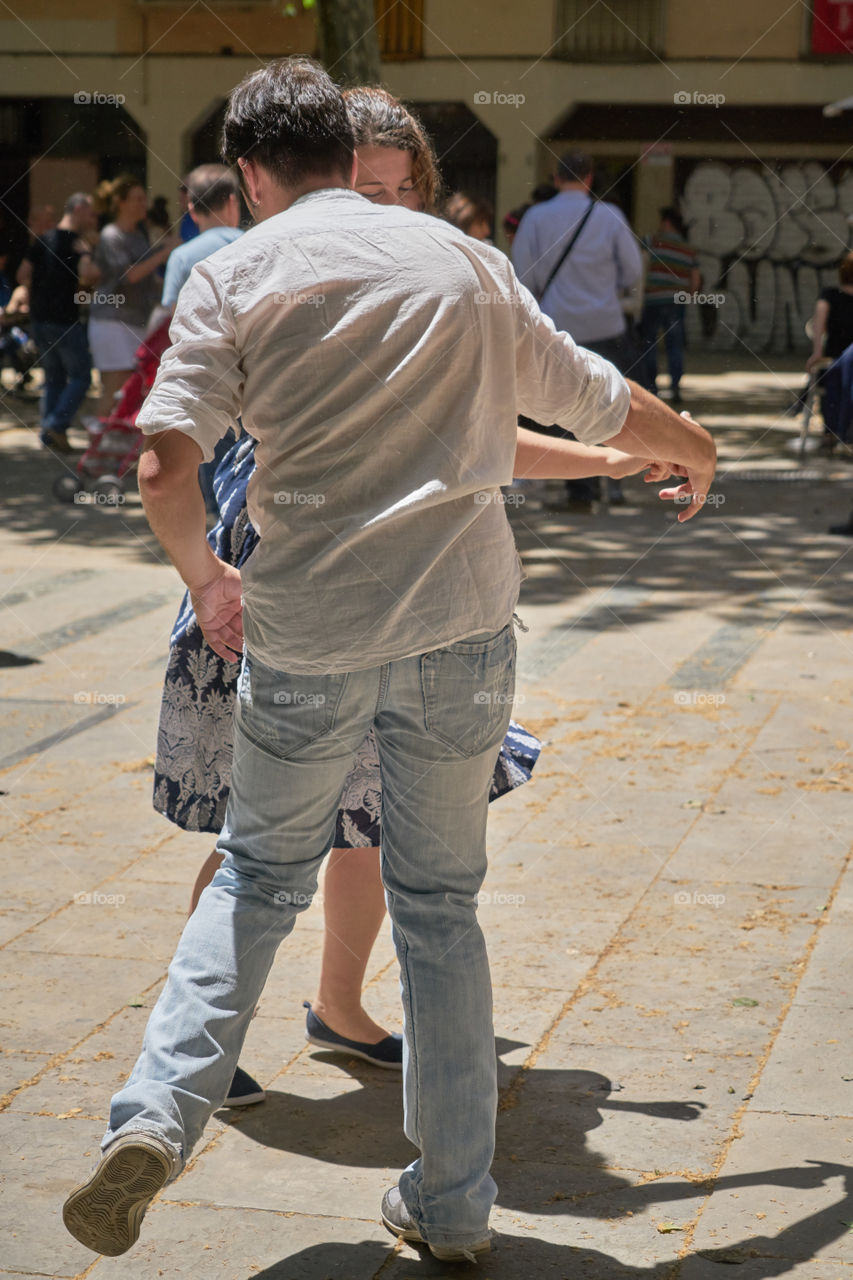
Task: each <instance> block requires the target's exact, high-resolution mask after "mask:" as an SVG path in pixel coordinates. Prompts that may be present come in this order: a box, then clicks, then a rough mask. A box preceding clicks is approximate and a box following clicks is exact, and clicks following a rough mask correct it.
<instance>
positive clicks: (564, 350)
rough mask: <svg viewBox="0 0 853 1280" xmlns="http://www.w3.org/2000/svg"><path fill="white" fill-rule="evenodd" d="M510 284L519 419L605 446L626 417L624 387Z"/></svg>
mask: <svg viewBox="0 0 853 1280" xmlns="http://www.w3.org/2000/svg"><path fill="white" fill-rule="evenodd" d="M512 283H513V285H514V289H515V291H516V292H517V299H516V300H515V305H514V306H513V308H512V313H513V316H514V319H515V327H516V334H515V338H516V344H515V350H516V382H517V402H518V411H519V413H521V414H524V415H525V417H528V418H532V419H533V421H534V422H539V423H541V424H542V425H543V426H550V425H552V424H553V423H556V424H557V425H558V426H561V427H564V428H565V429H566V430H567V431H571V432H572V433H573V434H574V435H575V436H577V438H578V440H580V441H581V443H582V444H601V443H602V442H603V441H605V440H610V439H611V438H612V437H613V436H615V435H616V434H617V433H618V432H619V431H620V430H621V429H622V426H623V425H624V422H625V419H626V417H627V416H628V409H629V406H630V403H631V392H630V390H629V388H628V384H627V382H626V381H625V379H624V378H623V377H622V375H621V373H620V372H619V370H618V369H617V368H616V367H615V365H612V364H611V363H610V362H609V360H605V359H604V358H603V357H602V356H598V355H595V354H594V353H593V352H592V351H587V350H586V348H585V347H579V346H578V345H577V343H576V342H575V341H574V340H573V339H572V338H570V337H569V335H568V334H567V333H562V332H561V331H559V330H558V329H557V328H556V327H555V326H554V322H553V320H551V319H550V317H548V316H546V315H544V314H543V313H542V312H541V311H540V310H539V307H538V306H537V303H536V299H535V298H534V297H533V295H532V293H530V291H529V290H528V289H525V287H524V285H523V284H521V283H520V281H518V280H517V279H515V280H514V281H513V282H512Z"/></svg>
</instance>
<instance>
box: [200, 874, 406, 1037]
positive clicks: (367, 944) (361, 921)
mask: <svg viewBox="0 0 853 1280" xmlns="http://www.w3.org/2000/svg"><path fill="white" fill-rule="evenodd" d="M221 862H222V854H220V853H217V851H216V850H215V849H214V851H213V852H212V853H210V854H208V856H207V858H206V859H205V862H204V864H203V865H202V867H201V869H200V871H199V873H198V875H197V876H196V881H195V884H194V885H193V890H192V897H191V899H190V915H192V913H193V911H195V909H196V907H197V906H198V900H199V898H200V897H201V895H202V893H203V891H204V890H205V889H206V888H207V886H208V885H209V884H210V882H211V880H212V879H213V877H214V875H215V873H216V871H217V870H218V869H219V866H220V864H221ZM384 916H385V893H384V890H383V888H382V879H381V876H380V874H379V850H378V849H333V850H332V852H331V853H330V854H329V862H328V866H327V867H326V880H325V886H324V902H323V917H324V933H323V958H322V961H321V964H320V982H319V986H318V988H317V998H316V999H315V1000H314V1001H313V1003H312V1006H311V1007H312V1009H313V1010H314V1012H315V1013H316V1015H317V1017H318V1018H321V1019H322V1020H323V1022H325V1024H326V1026H327V1027H331V1029H332V1030H333V1031H337V1033H338V1035H339V1036H346V1038H347V1039H348V1040H359V1041H361V1042H362V1043H363V1044H377V1043H378V1042H379V1041H380V1040H384V1039H385V1037H386V1036H387V1035H388V1032H387V1031H386V1030H385V1029H384V1028H383V1027H381V1026H380V1025H379V1023H378V1022H374V1021H373V1019H372V1018H371V1017H370V1016H369V1015H368V1014H367V1013H365V1011H364V1009H362V1007H361V988H362V986H363V984H364V975H365V971H366V969H367V962H368V960H369V959H370V952H371V951H372V949H373V944H374V942H375V941H376V935H377V934H378V933H379V929H380V926H381V924H382V921H383V919H384Z"/></svg>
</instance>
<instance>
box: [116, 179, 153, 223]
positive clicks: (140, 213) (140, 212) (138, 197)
mask: <svg viewBox="0 0 853 1280" xmlns="http://www.w3.org/2000/svg"><path fill="white" fill-rule="evenodd" d="M118 212H119V217H120V218H126V219H127V220H128V221H129V220H130V219H131V218H132V219H133V221H134V222H141V221H142V219H143V218H144V217H145V215H146V213H147V212H148V197H147V196H146V194H145V188H144V187H131V188H130V190H129V191H128V193H127V198H126V199H125V200H119V202H118Z"/></svg>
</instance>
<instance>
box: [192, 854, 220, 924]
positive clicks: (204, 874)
mask: <svg viewBox="0 0 853 1280" xmlns="http://www.w3.org/2000/svg"><path fill="white" fill-rule="evenodd" d="M221 866H222V854H221V853H217V851H216V849H214V850H213V853H209V854H208V855H207V857H206V858H205V860H204V862H203V864H202V867H201V870H200V871H199V873H198V875H197V876H196V878H195V884H194V885H193V891H192V895H191V896H190V912H189V913H190V915H192V913H193V912H194V911H195V909H196V907H197V906H198V900H199V898H200V897H201V895H202V893H203V892H204V890H205V889H206V888H207V886H208V885H209V884H210V882H211V880H212V879H213V877H214V876H215V875H216V873H217V871H218V870H219V868H220V867H221Z"/></svg>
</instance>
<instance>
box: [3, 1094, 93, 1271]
mask: <svg viewBox="0 0 853 1280" xmlns="http://www.w3.org/2000/svg"><path fill="white" fill-rule="evenodd" d="M101 1131H102V1126H101V1125H100V1124H99V1123H98V1122H97V1121H91V1120H74V1119H68V1120H61V1121H60V1120H57V1119H55V1118H53V1117H50V1118H47V1117H43V1116H27V1115H6V1116H4V1118H3V1146H4V1152H5V1155H4V1165H5V1168H6V1172H7V1178H6V1182H5V1189H4V1194H3V1200H2V1203H0V1238H2V1240H3V1253H2V1258H3V1265H4V1266H6V1267H9V1268H12V1269H17V1270H21V1271H24V1272H27V1271H32V1272H36V1273H39V1274H41V1275H44V1276H63V1277H64V1276H76V1275H77V1274H78V1273H79V1272H81V1271H82V1270H83V1269H84V1268H85V1267H88V1266H89V1264H90V1263H91V1262H93V1261H94V1255H93V1254H92V1253H91V1252H90V1251H89V1250H88V1249H86V1248H84V1246H83V1245H81V1244H78V1243H77V1241H76V1240H75V1239H74V1238H73V1237H72V1236H70V1235H69V1234H68V1232H67V1231H66V1230H65V1227H64V1226H63V1223H62V1217H61V1211H62V1203H63V1201H64V1200H65V1197H66V1196H67V1195H68V1192H69V1191H70V1190H71V1189H72V1188H73V1187H74V1186H76V1185H77V1184H78V1183H79V1182H82V1181H83V1179H84V1178H85V1177H86V1176H87V1174H88V1172H89V1170H90V1169H91V1167H92V1166H93V1165H94V1163H95V1162H96V1160H97V1157H98V1150H99V1143H100V1138H101Z"/></svg>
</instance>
